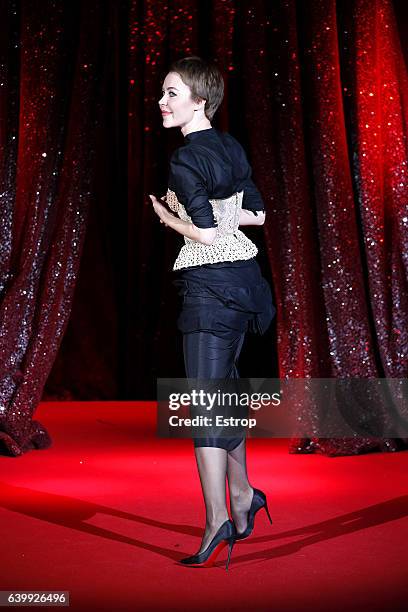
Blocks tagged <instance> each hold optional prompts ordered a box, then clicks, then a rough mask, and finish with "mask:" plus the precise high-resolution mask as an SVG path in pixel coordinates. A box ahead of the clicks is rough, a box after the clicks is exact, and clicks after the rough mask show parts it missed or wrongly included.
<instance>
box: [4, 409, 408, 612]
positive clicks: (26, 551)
mask: <svg viewBox="0 0 408 612" xmlns="http://www.w3.org/2000/svg"><path fill="white" fill-rule="evenodd" d="M35 418H36V419H38V420H40V421H41V422H42V423H43V424H44V425H45V426H46V427H47V429H48V430H49V432H50V434H51V436H52V437H53V440H54V444H53V446H52V447H51V448H50V449H48V450H46V451H32V452H29V453H27V454H25V455H23V456H21V457H19V458H9V457H4V456H3V457H0V466H1V478H0V496H1V505H0V532H1V540H0V541H1V548H2V554H1V573H0V581H1V584H0V588H1V590H12V589H15V590H25V589H26V590H53V589H55V590H64V591H69V592H70V602H71V604H70V608H69V609H70V610H75V611H77V610H78V611H79V610H84V611H85V610H87V611H88V610H89V611H93V610H97V611H114V612H116V611H127V610H129V611H130V610H132V611H134V610H195V611H201V610H209V611H210V612H214V610H225V611H232V610H246V609H248V608H251V609H252V610H254V611H255V610H257V611H266V610H268V611H270V610H277V611H279V612H286V611H297V610H313V611H314V612H316V611H325V612H327V611H329V610H330V611H331V612H337V611H339V612H340V611H342V612H344V611H345V610H352V611H353V612H357V611H363V610H364V611H366V610H367V609H369V608H371V610H388V609H392V610H393V611H399V610H406V608H407V598H408V553H407V545H406V542H407V541H408V518H407V514H408V495H407V468H408V453H407V452H399V453H395V454H392V453H390V454H387V453H372V454H367V455H363V456H357V457H337V458H327V457H323V456H321V455H290V454H288V452H287V442H286V441H285V440H249V441H248V465H249V477H250V481H251V484H252V485H253V486H256V487H258V488H261V489H262V490H264V491H265V492H266V493H267V495H268V502H269V509H270V512H271V515H272V519H273V525H270V524H269V522H268V520H267V517H266V515H265V514H264V512H263V511H261V512H260V513H259V514H258V515H257V519H256V522H255V530H254V533H253V535H252V536H251V537H250V538H249V539H248V540H246V541H245V542H237V544H236V545H235V547H234V550H233V554H232V559H231V565H230V569H229V571H228V572H226V571H225V569H224V566H225V559H226V551H227V549H225V550H224V551H223V552H222V553H221V555H220V557H219V558H218V559H217V562H216V566H215V567H213V568H209V569H195V568H188V567H184V566H181V565H179V564H177V560H178V559H180V558H182V557H183V556H186V555H189V554H192V553H194V552H196V550H197V549H198V548H199V544H200V541H201V534H202V528H203V526H204V506H203V502H202V498H201V490H200V484H199V480H198V475H197V471H196V466H195V459H194V453H193V447H192V442H191V441H190V440H181V441H173V440H159V439H157V438H156V437H155V407H154V404H153V403H151V404H146V403H145V404H143V403H128V402H127V403H124V402H122V403H119V402H104V403H101V402H88V403H51V402H48V403H43V404H42V405H41V406H40V408H39V410H38V411H37V412H36V414H35ZM47 609H50V608H47Z"/></svg>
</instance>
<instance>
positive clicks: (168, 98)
mask: <svg viewBox="0 0 408 612" xmlns="http://www.w3.org/2000/svg"><path fill="white" fill-rule="evenodd" d="M162 94H163V95H162V97H161V98H160V100H159V106H160V110H161V112H162V117H163V126H164V127H166V128H167V127H183V126H184V125H186V124H188V123H190V121H192V120H193V119H194V116H195V110H196V109H199V108H200V107H202V108H204V104H205V102H204V103H203V102H201V103H200V102H193V100H192V99H191V89H190V88H189V87H188V85H185V84H184V83H183V81H182V80H181V77H180V75H179V74H178V73H177V72H169V73H168V75H167V76H166V78H165V79H164V83H163V89H162Z"/></svg>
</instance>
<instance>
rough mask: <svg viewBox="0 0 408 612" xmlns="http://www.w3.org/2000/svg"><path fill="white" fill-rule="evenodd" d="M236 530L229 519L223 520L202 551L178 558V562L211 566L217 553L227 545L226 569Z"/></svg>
mask: <svg viewBox="0 0 408 612" xmlns="http://www.w3.org/2000/svg"><path fill="white" fill-rule="evenodd" d="M236 535H237V530H236V529H235V525H234V523H233V522H232V521H231V520H229V519H228V520H227V521H225V523H223V524H222V525H221V527H220V528H219V529H218V531H217V533H216V534H215V536H214V537H213V539H212V540H211V542H210V543H209V545H208V546H207V548H206V549H205V550H203V552H201V553H199V554H197V555H191V557H185V558H184V559H180V563H183V564H184V565H189V566H190V567H211V566H212V565H213V564H214V561H215V559H216V558H217V557H218V555H219V553H220V552H221V551H222V550H223V548H225V547H226V546H227V545H228V547H229V548H228V559H227V565H226V567H225V569H226V570H227V569H228V565H229V562H230V558H231V552H232V548H233V546H234V543H235V537H236Z"/></svg>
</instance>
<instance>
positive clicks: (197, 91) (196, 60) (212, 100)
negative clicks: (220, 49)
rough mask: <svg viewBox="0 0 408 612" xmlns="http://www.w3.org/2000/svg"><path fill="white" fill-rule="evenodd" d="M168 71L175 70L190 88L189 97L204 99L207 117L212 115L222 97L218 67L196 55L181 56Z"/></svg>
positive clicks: (209, 117)
mask: <svg viewBox="0 0 408 612" xmlns="http://www.w3.org/2000/svg"><path fill="white" fill-rule="evenodd" d="M169 72H177V73H178V74H179V75H180V77H181V80H182V81H183V83H184V84H185V85H187V86H188V87H189V88H190V89H191V98H192V99H193V100H194V102H198V101H199V100H198V99H199V98H201V99H203V100H205V101H206V102H205V107H204V112H205V114H206V116H207V117H208V119H210V120H211V119H212V118H213V117H214V114H215V111H216V110H217V108H218V107H219V106H220V104H221V102H222V100H223V97H224V79H223V77H222V74H221V71H220V70H219V68H218V67H217V66H216V65H215V64H213V63H212V62H208V61H206V60H203V59H202V58H201V57H198V56H197V55H191V56H189V57H183V58H181V59H178V60H176V61H175V62H173V63H172V64H171V66H170V70H169Z"/></svg>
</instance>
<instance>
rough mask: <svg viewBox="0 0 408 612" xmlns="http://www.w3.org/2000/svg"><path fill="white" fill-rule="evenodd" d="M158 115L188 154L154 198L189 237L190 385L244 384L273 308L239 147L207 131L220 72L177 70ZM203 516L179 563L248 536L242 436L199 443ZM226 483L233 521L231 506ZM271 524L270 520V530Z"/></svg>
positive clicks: (256, 505) (186, 63) (176, 157)
mask: <svg viewBox="0 0 408 612" xmlns="http://www.w3.org/2000/svg"><path fill="white" fill-rule="evenodd" d="M162 94H163V95H162V97H161V99H160V100H159V106H160V109H161V112H162V117H163V126H164V127H166V128H171V127H178V128H180V129H181V132H182V134H183V136H184V146H182V147H180V148H179V149H177V150H176V151H175V152H174V153H173V155H172V158H171V161H170V173H169V183H168V185H169V189H168V191H167V194H166V196H165V198H162V201H163V200H166V201H167V204H168V206H169V207H170V208H171V209H172V210H173V211H174V212H177V215H178V216H175V215H174V214H173V213H172V212H170V211H169V210H168V208H167V207H166V206H165V205H164V204H163V203H161V201H159V200H158V199H157V198H156V197H155V196H153V195H150V196H149V197H150V198H151V201H152V204H153V208H154V211H155V212H156V214H157V215H158V216H159V218H160V221H161V223H164V224H165V225H166V226H167V227H169V228H171V229H173V230H175V231H177V232H178V233H180V234H181V235H183V236H184V240H185V245H184V246H183V247H182V249H181V251H180V254H179V256H178V257H177V259H176V262H175V264H174V267H173V270H175V271H177V272H176V273H177V275H178V278H177V279H176V280H175V281H174V283H175V284H176V285H178V286H179V287H180V293H181V294H182V295H184V302H183V309H182V312H181V315H180V317H179V319H178V328H179V329H180V331H181V332H182V333H183V350H184V362H185V369H186V376H187V378H200V379H216V378H218V379H231V378H237V377H238V371H237V368H236V362H237V360H238V357H239V354H240V351H241V348H242V344H243V341H244V337H245V332H246V331H247V330H250V331H253V332H256V333H261V334H262V333H264V332H265V331H266V329H267V328H268V327H269V325H270V323H271V320H272V318H273V316H274V313H275V309H274V306H273V304H272V297H271V292H270V287H269V285H268V283H267V282H266V280H265V279H264V278H263V277H262V275H261V272H260V268H259V266H258V263H257V262H256V260H255V255H256V254H257V252H258V251H257V248H256V246H255V244H254V243H253V242H251V240H249V239H248V238H247V237H246V236H245V235H244V233H243V232H242V231H241V230H239V229H238V225H259V226H261V225H263V223H264V221H265V210H264V205H263V202H262V198H261V196H260V193H259V191H258V189H257V188H256V187H255V185H254V183H253V182H252V180H251V168H250V166H249V164H248V161H247V158H246V155H245V152H244V150H243V149H242V147H241V145H240V144H239V143H238V142H237V141H236V140H235V139H234V138H233V137H232V136H231V135H229V134H228V133H221V132H220V131H218V130H216V129H215V128H213V127H212V125H211V119H212V118H213V116H214V113H215V111H216V110H217V108H218V107H219V106H220V104H221V102H222V99H223V95H224V82H223V78H222V75H221V73H220V71H219V70H218V68H217V67H216V66H215V65H213V64H210V63H208V62H205V61H204V60H202V59H201V58H199V57H196V56H192V57H187V58H183V59H180V60H178V61H176V62H174V63H173V64H172V65H171V67H170V71H169V72H168V74H167V76H166V78H165V80H164V83H163V89H162ZM194 448H195V456H196V461H197V466H198V471H199V476H200V481H201V486H202V490H203V496H204V501H205V507H206V526H205V530H204V535H203V538H202V542H201V547H200V549H199V550H198V551H197V553H196V554H195V555H192V556H190V557H187V558H185V559H182V560H181V563H183V564H185V565H190V566H194V567H198V566H203V565H205V566H209V565H212V563H213V562H214V560H215V558H216V556H217V555H218V553H219V552H220V550H221V549H222V548H223V547H224V546H226V545H229V551H228V561H227V566H226V568H227V569H228V563H229V559H230V555H231V550H232V547H233V544H234V542H235V541H236V540H241V539H244V538H246V537H248V536H249V535H250V534H251V532H252V530H253V525H254V517H255V514H256V512H257V511H258V510H260V509H261V508H263V507H265V509H266V511H267V513H268V517H269V520H271V519H270V516H269V512H268V509H267V502H266V497H265V495H264V493H262V491H260V490H258V489H255V488H253V487H252V486H251V485H250V483H249V481H248V475H247V469H246V446H245V437H244V436H243V435H242V436H239V437H235V438H232V437H222V436H214V435H212V434H209V435H208V436H206V437H203V438H194ZM226 476H227V477H228V486H229V493H230V506H231V515H232V519H233V521H231V520H230V519H229V515H228V511H227V506H226V490H225V478H226ZM271 522H272V521H271Z"/></svg>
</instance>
